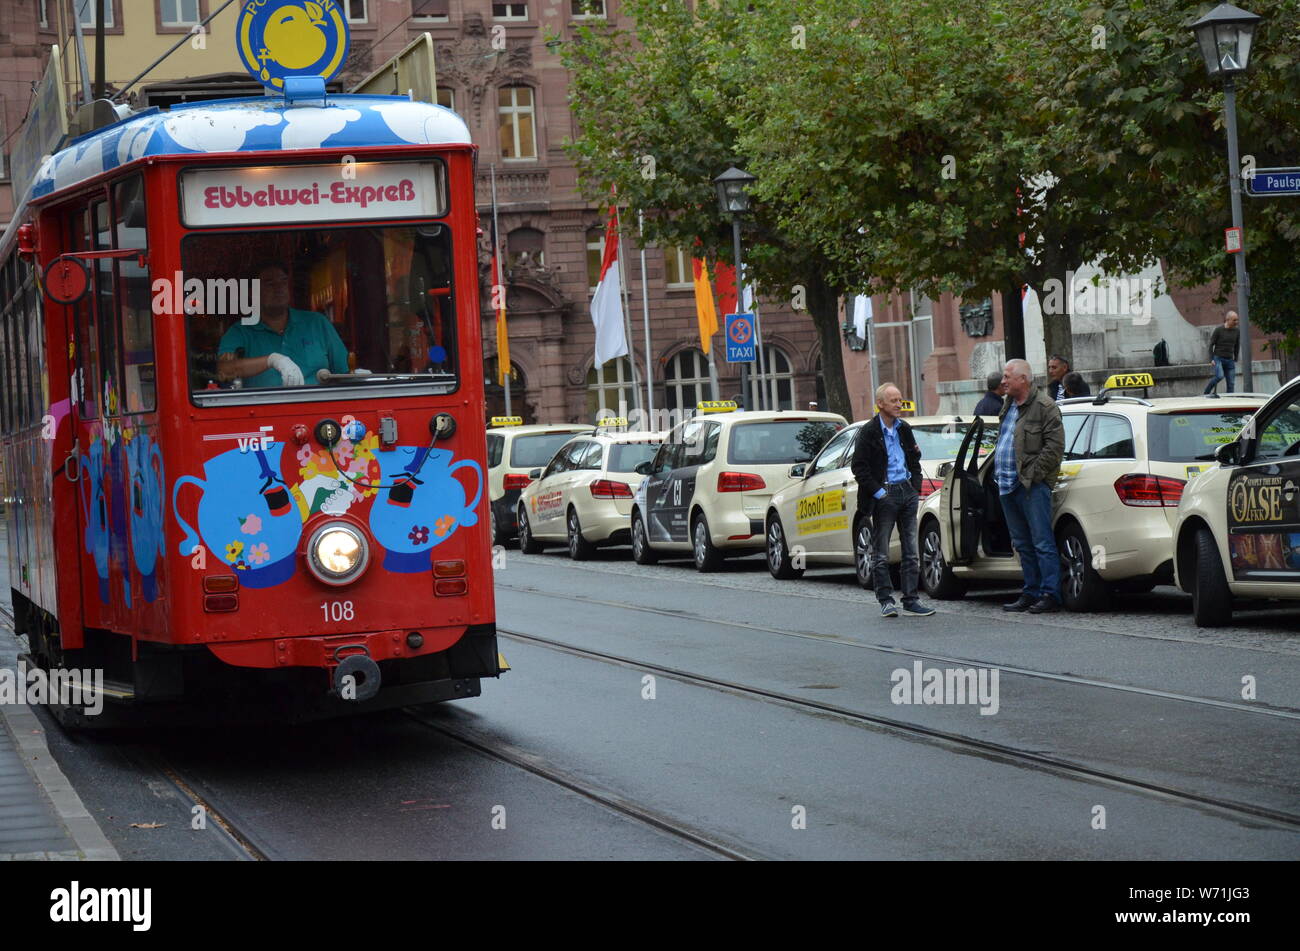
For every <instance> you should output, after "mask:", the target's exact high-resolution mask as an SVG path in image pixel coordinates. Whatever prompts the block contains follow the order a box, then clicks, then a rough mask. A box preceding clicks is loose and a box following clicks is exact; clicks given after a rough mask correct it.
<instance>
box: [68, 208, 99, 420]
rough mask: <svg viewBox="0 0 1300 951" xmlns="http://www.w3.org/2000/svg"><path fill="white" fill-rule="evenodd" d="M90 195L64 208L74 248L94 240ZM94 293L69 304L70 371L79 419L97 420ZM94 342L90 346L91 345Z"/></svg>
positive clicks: (87, 246)
mask: <svg viewBox="0 0 1300 951" xmlns="http://www.w3.org/2000/svg"><path fill="white" fill-rule="evenodd" d="M89 197H91V196H84V197H83V198H82V199H81V200H79V201H77V202H76V203H74V204H73V205H71V206H70V207H69V208H68V209H67V217H66V219H65V220H66V221H67V228H68V241H67V243H66V246H67V247H70V248H72V250H74V251H90V250H92V249H93V246H94V241H93V238H92V234H91V213H90V201H88V200H87V198H89ZM92 296H93V294H92V291H91V290H88V291H87V292H86V293H85V294H84V295H82V297H81V299H80V300H79V301H77V302H76V303H75V304H73V305H71V306H72V332H73V339H74V341H75V346H76V354H75V358H74V360H73V370H74V372H75V373H76V374H77V379H76V389H77V393H76V395H77V396H78V397H79V399H77V400H76V402H75V403H74V404H73V405H74V406H76V408H77V419H78V420H80V421H91V420H97V419H99V418H100V415H101V412H100V411H101V407H100V405H99V399H100V394H101V392H102V389H103V388H102V386H101V385H100V384H99V382H98V381H99V379H100V367H101V360H100V356H101V354H100V351H99V319H98V316H97V312H96V309H95V306H94V302H93V301H92V300H91V298H92ZM92 343H93V344H94V346H93V347H92V346H91V344H92Z"/></svg>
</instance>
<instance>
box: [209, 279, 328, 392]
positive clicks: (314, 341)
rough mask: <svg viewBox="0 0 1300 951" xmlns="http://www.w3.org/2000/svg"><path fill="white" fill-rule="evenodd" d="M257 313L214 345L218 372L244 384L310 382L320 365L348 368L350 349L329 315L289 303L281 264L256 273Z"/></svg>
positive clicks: (276, 384)
mask: <svg viewBox="0 0 1300 951" xmlns="http://www.w3.org/2000/svg"><path fill="white" fill-rule="evenodd" d="M257 280H258V282H259V285H260V286H259V293H260V303H261V313H260V315H259V320H258V321H257V323H255V324H244V323H236V324H235V325H234V326H232V327H231V328H230V329H229V330H227V331H226V332H225V333H224V334H222V337H221V342H220V343H218V344H217V375H218V376H219V377H220V378H221V379H222V380H233V379H236V378H238V379H242V380H243V381H244V385H245V386H250V387H259V386H303V385H304V384H306V385H308V386H314V385H316V383H317V382H318V380H317V376H316V374H317V373H318V372H319V371H321V370H328V371H329V372H331V373H348V372H349V370H350V368H349V366H348V349H347V347H345V346H344V345H343V341H342V339H341V338H340V337H339V334H338V331H337V330H335V329H334V325H333V324H332V323H330V321H329V318H327V317H326V316H325V315H324V314H321V313H318V312H316V311H314V310H299V309H297V308H296V307H290V306H289V273H288V271H286V270H285V269H284V268H283V267H282V266H280V265H279V264H268V265H267V266H266V267H264V268H262V269H261V270H260V271H258V272H257Z"/></svg>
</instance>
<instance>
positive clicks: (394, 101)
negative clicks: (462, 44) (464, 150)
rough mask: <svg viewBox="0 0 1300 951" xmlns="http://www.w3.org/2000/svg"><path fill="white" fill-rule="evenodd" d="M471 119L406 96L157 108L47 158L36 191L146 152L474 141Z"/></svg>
mask: <svg viewBox="0 0 1300 951" xmlns="http://www.w3.org/2000/svg"><path fill="white" fill-rule="evenodd" d="M469 144H470V137H469V129H468V127H467V126H466V125H465V122H464V120H463V119H461V117H460V116H458V115H456V113H454V112H452V111H451V110H450V109H447V108H445V107H443V106H435V105H433V104H431V103H427V102H413V101H411V100H410V99H407V98H406V97H405V96H348V95H336V96H330V97H329V99H328V100H326V102H325V104H324V105H301V104H296V103H287V102H285V100H283V99H281V98H278V97H276V98H273V97H269V96H268V97H265V98H252V99H226V100H219V101H215V102H197V103H191V104H189V105H181V106H173V107H172V108H171V110H169V111H167V112H160V111H159V110H157V109H150V110H148V111H147V112H142V113H139V114H138V115H134V116H130V117H129V118H126V119H123V120H122V121H121V122H115V123H113V124H112V125H109V126H105V127H104V128H102V129H96V130H95V131H94V132H91V133H89V134H87V135H84V136H82V137H80V138H78V139H74V140H73V141H72V142H71V143H69V145H68V147H67V148H65V149H63V150H61V151H59V152H55V153H54V154H53V155H51V156H50V157H49V158H47V159H46V160H45V161H44V162H43V163H42V164H41V167H40V170H39V171H38V172H37V173H36V178H35V180H34V181H33V183H32V187H31V191H30V192H29V198H40V197H41V196H43V195H48V194H50V193H51V192H53V191H58V190H61V189H64V188H68V187H69V186H72V185H76V184H77V183H78V182H83V181H86V180H87V179H90V178H93V177H95V176H96V175H99V174H100V173H102V172H106V171H109V170H110V169H114V168H117V167H118V166H120V165H125V164H127V163H128V162H132V161H134V160H135V159H138V158H142V157H143V156H146V155H186V154H202V153H205V152H274V151H278V150H280V149H316V148H361V147H363V146H368V145H469Z"/></svg>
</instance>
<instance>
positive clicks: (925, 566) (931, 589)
mask: <svg viewBox="0 0 1300 951" xmlns="http://www.w3.org/2000/svg"><path fill="white" fill-rule="evenodd" d="M921 587H923V588H924V589H925V593H926V594H928V595H929V596H930V597H932V598H934V599H935V600H937V601H952V600H954V599H956V598H960V597H961V596H962V595H964V594H965V593H966V582H965V581H962V580H961V579H960V578H958V577H957V576H956V575H955V574H953V571H952V568H951V567H949V565H948V562H947V561H946V560H945V559H944V557H943V541H942V539H941V538H940V537H939V523H938V522H936V521H935V520H934V519H932V518H931V519H926V521H925V524H924V525H922V526H921Z"/></svg>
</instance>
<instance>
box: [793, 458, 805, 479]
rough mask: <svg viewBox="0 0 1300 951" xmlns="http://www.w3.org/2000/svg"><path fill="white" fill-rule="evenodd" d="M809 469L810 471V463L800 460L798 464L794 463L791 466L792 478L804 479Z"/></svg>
mask: <svg viewBox="0 0 1300 951" xmlns="http://www.w3.org/2000/svg"><path fill="white" fill-rule="evenodd" d="M807 471H808V463H806V462H800V463H798V464H797V465H793V466H791V467H790V478H791V479H802V478H803V474H804V473H805V472H807Z"/></svg>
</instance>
